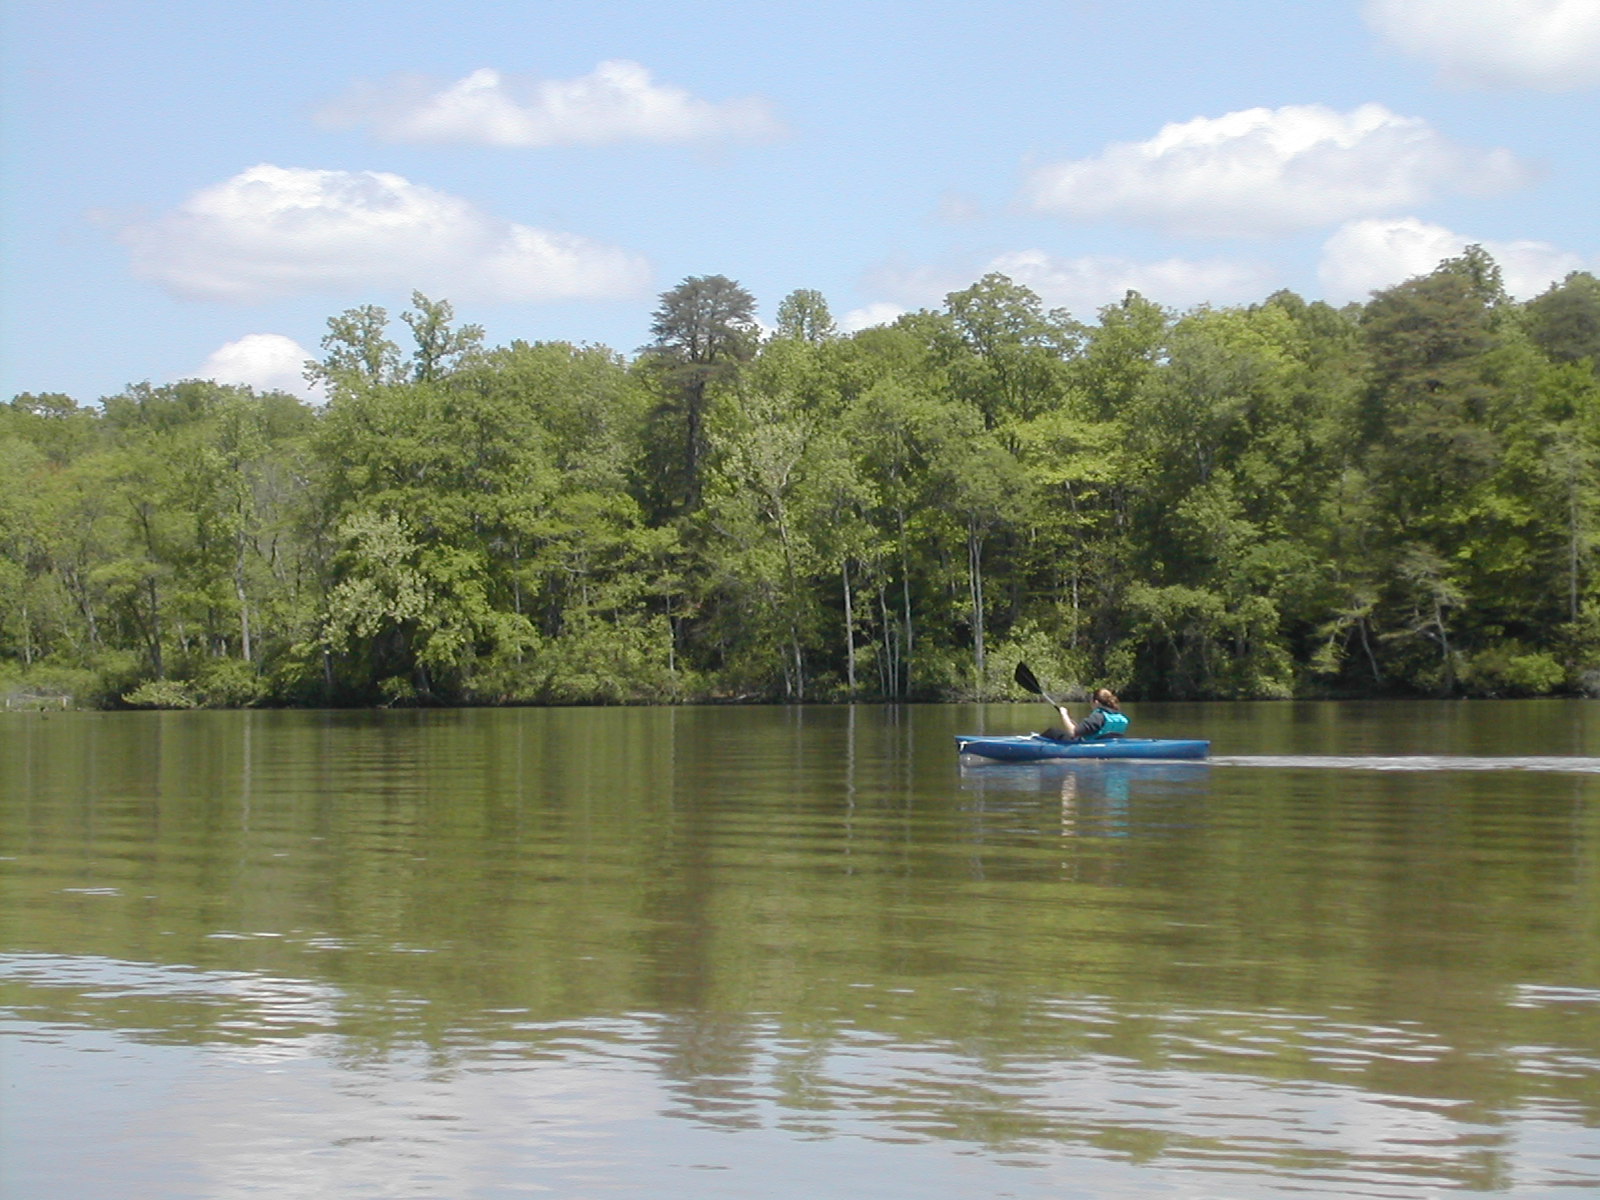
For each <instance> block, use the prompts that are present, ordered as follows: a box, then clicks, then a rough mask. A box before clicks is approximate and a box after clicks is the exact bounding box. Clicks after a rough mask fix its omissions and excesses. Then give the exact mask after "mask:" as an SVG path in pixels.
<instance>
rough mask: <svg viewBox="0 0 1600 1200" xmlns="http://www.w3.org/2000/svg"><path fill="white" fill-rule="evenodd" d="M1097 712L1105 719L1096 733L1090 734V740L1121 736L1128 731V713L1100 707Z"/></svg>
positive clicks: (1096, 740) (1095, 740)
mask: <svg viewBox="0 0 1600 1200" xmlns="http://www.w3.org/2000/svg"><path fill="white" fill-rule="evenodd" d="M1095 712H1097V713H1099V714H1100V715H1101V716H1102V717H1103V718H1105V719H1104V721H1102V723H1101V725H1100V728H1099V729H1096V730H1095V731H1094V733H1093V734H1091V735H1090V736H1089V738H1088V739H1087V740H1088V741H1091V742H1098V741H1099V740H1100V739H1101V738H1112V737H1121V736H1122V735H1123V734H1125V733H1127V732H1128V714H1127V713H1119V712H1115V711H1114V710H1112V709H1109V708H1098V707H1097V708H1096V709H1095Z"/></svg>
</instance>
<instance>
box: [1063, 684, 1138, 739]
mask: <svg viewBox="0 0 1600 1200" xmlns="http://www.w3.org/2000/svg"><path fill="white" fill-rule="evenodd" d="M1056 711H1057V712H1058V713H1060V714H1061V728H1059V729H1047V730H1045V732H1044V736H1045V737H1047V738H1051V739H1053V740H1054V741H1058V742H1103V741H1106V740H1107V739H1109V738H1119V737H1121V736H1122V735H1123V734H1124V733H1126V732H1127V731H1128V716H1127V714H1126V713H1124V712H1123V711H1122V705H1121V702H1120V701H1119V700H1118V699H1117V694H1116V693H1115V692H1113V691H1112V690H1111V689H1110V688H1101V689H1100V690H1099V691H1097V692H1096V693H1095V694H1094V709H1093V711H1092V712H1090V713H1089V715H1088V716H1086V717H1085V718H1084V719H1083V720H1081V721H1074V720H1073V719H1072V714H1071V713H1069V712H1068V711H1067V706H1066V705H1064V704H1058V705H1056Z"/></svg>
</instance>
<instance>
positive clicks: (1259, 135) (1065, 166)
mask: <svg viewBox="0 0 1600 1200" xmlns="http://www.w3.org/2000/svg"><path fill="white" fill-rule="evenodd" d="M1526 179H1527V171H1526V169H1525V168H1524V167H1523V166H1522V165H1521V164H1520V163H1519V162H1518V161H1517V160H1516V159H1515V157H1513V155H1512V154H1511V153H1510V152H1509V151H1507V150H1474V149H1470V148H1467V147H1462V146H1458V145H1456V144H1455V143H1453V142H1451V141H1450V140H1449V139H1447V138H1445V137H1444V136H1442V135H1441V134H1440V133H1439V132H1438V131H1437V130H1435V129H1434V128H1433V127H1432V126H1431V125H1429V124H1428V122H1427V121H1425V120H1422V119H1421V118H1420V117H1403V116H1399V115H1397V114H1395V113H1393V112H1391V111H1389V110H1388V109H1387V108H1385V107H1384V106H1383V105H1381V104H1364V105H1362V106H1360V107H1359V108H1356V109H1354V110H1352V111H1350V112H1346V113H1341V112H1336V111H1334V110H1333V109H1331V108H1326V107H1324V106H1322V105H1317V104H1308V105H1289V106H1286V107H1283V108H1251V109H1245V110H1243V111H1241V112H1234V113H1228V114H1227V115H1226V116H1222V117H1214V118H1213V117H1197V118H1195V119H1194V120H1192V121H1185V122H1181V123H1174V124H1171V125H1167V126H1165V127H1164V128H1162V130H1161V131H1160V132H1159V133H1157V134H1156V136H1155V137H1153V138H1151V139H1150V140H1149V141H1145V142H1119V143H1115V144H1113V145H1111V146H1108V147H1107V148H1106V149H1105V150H1104V151H1103V152H1102V153H1101V154H1100V155H1098V156H1097V157H1094V158H1084V159H1077V160H1074V161H1070V162H1063V163H1054V164H1051V165H1048V166H1044V167H1041V168H1039V169H1037V170H1035V171H1034V172H1033V173H1032V174H1031V175H1030V177H1029V179H1028V181H1027V184H1026V187H1025V192H1024V198H1025V201H1026V202H1027V203H1028V204H1029V206H1031V207H1032V208H1033V209H1034V210H1035V211H1038V212H1041V213H1049V214H1054V215H1058V216H1063V217H1069V218H1072V219H1075V220H1113V221H1120V222H1125V223H1128V224H1134V225H1148V226H1154V227H1157V228H1161V229H1164V230H1167V231H1170V232H1173V233H1180V234H1193V235H1201V236H1217V237H1260V236H1271V235H1275V234H1283V233H1289V232H1292V231H1294V230H1300V229H1313V228H1316V227H1317V226H1322V225H1333V224H1337V223H1338V222H1340V221H1345V220H1349V219H1352V218H1356V217H1362V216H1369V215H1376V214H1378V213H1383V212H1394V211H1395V210H1396V209H1401V208H1406V207H1410V206H1413V205H1415V204H1418V203H1420V202H1422V201H1424V200H1426V199H1428V198H1429V197H1431V196H1432V195H1434V194H1435V193H1438V192H1442V191H1468V192H1486V191H1496V190H1501V189H1505V188H1508V187H1513V186H1516V185H1518V184H1520V183H1523V182H1525V181H1526Z"/></svg>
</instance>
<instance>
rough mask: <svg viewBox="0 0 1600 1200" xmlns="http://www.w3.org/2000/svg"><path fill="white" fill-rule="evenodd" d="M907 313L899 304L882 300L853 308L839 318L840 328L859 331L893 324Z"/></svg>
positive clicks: (851, 331)
mask: <svg viewBox="0 0 1600 1200" xmlns="http://www.w3.org/2000/svg"><path fill="white" fill-rule="evenodd" d="M905 314H906V310H905V309H903V308H901V307H900V306H899V305H898V304H889V303H888V302H886V301H880V302H879V303H876V304H868V305H864V306H863V307H861V308H852V309H851V310H850V311H849V312H847V313H845V315H844V316H842V317H840V318H839V328H840V329H842V330H844V331H845V332H846V333H858V332H859V331H861V330H863V329H871V328H872V327H873V326H874V325H893V324H894V323H895V322H896V321H898V320H899V319H900V318H901V317H903V316H905Z"/></svg>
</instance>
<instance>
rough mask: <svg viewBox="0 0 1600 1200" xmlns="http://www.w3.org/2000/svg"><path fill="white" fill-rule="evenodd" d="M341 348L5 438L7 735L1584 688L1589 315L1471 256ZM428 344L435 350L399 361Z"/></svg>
mask: <svg viewBox="0 0 1600 1200" xmlns="http://www.w3.org/2000/svg"><path fill="white" fill-rule="evenodd" d="M393 328H394V329H398V330H399V332H400V333H401V334H402V335H406V336H403V337H402V338H401V339H400V340H395V339H394V338H393V337H391V333H392V329H391V325H390V322H389V318H388V314H387V313H386V312H385V311H384V310H383V309H382V308H379V307H377V306H375V305H368V306H364V307H360V308H354V309H350V310H348V311H346V312H344V313H341V314H339V315H338V316H335V317H333V318H331V319H330V320H329V322H328V333H327V336H326V337H325V338H324V339H323V342H322V351H323V357H322V358H321V359H319V360H317V361H315V362H312V363H309V364H307V372H308V375H309V376H310V377H312V378H314V379H317V380H319V381H321V382H322V383H323V384H324V386H325V388H326V391H327V393H328V396H329V401H328V403H327V405H326V406H325V407H324V408H322V409H314V408H312V407H310V406H308V405H306V404H304V403H302V402H300V401H298V400H296V399H295V398H294V397H291V396H287V395H284V394H281V393H265V394H258V393H255V392H252V391H251V390H250V389H247V388H239V387H227V386H221V385H218V384H215V383H210V382H206V381H200V380H185V381H181V382H179V383H174V384H168V385H163V386H152V385H150V384H135V385H132V386H130V387H128V388H127V389H125V390H124V391H122V392H120V393H118V394H117V395H115V396H108V397H105V398H104V399H103V401H102V402H101V403H100V404H99V405H80V404H78V403H77V402H75V401H74V400H72V399H71V398H69V397H65V396H59V395H51V394H44V395H36V394H24V395H20V396H17V397H16V398H15V399H13V400H12V401H11V402H10V403H9V404H6V405H0V470H3V471H4V473H5V475H6V477H7V479H8V480H9V481H10V482H11V484H12V486H11V487H9V488H7V489H5V491H4V494H0V690H3V691H4V692H5V694H6V695H7V696H9V697H11V698H12V701H13V702H15V703H28V704H32V703H45V704H58V703H62V702H63V697H68V698H70V702H71V703H76V704H106V705H114V704H119V703H126V704H131V705H141V706H152V707H156V706H175V705H205V706H214V707H237V706H244V705H253V704H384V705H406V704H458V703H475V704H515V703H534V704H595V703H599V704H613V703H631V702H686V701H693V700H707V699H746V698H763V699H785V700H789V701H796V702H798V701H805V700H818V699H828V700H836V699H864V698H876V699H885V700H893V701H901V700H907V699H919V698H920V699H937V698H969V699H999V698H1013V699H1015V698H1017V690H1016V687H1015V685H1014V683H1013V681H1012V678H1011V673H1012V671H1013V670H1014V668H1015V665H1016V663H1017V662H1018V661H1019V660H1025V661H1027V662H1029V663H1030V664H1032V665H1033V667H1034V668H1035V669H1036V670H1037V671H1039V672H1040V674H1041V675H1044V676H1047V677H1048V678H1049V679H1050V680H1051V682H1052V685H1053V687H1054V688H1055V689H1056V690H1057V691H1059V692H1061V693H1062V694H1065V695H1081V694H1082V693H1083V692H1084V691H1085V690H1087V689H1089V688H1091V687H1093V686H1095V685H1097V684H1101V683H1105V684H1109V685H1110V686H1112V687H1114V688H1116V689H1117V690H1119V691H1121V692H1123V693H1124V694H1125V695H1128V696H1129V697H1131V698H1135V699H1138V698H1156V697H1185V698H1190V697H1192V698H1200V697H1281V696H1287V695H1292V694H1315V695H1356V694H1375V693H1381V694H1395V695H1421V694H1436V695H1495V696H1513V695H1545V694H1550V693H1552V692H1560V691H1580V692H1582V691H1587V692H1589V693H1594V692H1597V691H1600V570H1597V565H1600V564H1597V553H1600V374H1597V372H1596V359H1597V355H1600V282H1597V281H1596V280H1595V279H1594V277H1593V276H1591V275H1588V274H1584V273H1581V272H1580V273H1576V274H1574V275H1572V276H1569V277H1568V278H1567V279H1566V280H1565V281H1563V282H1562V283H1561V284H1559V285H1556V286H1555V287H1553V288H1551V289H1550V290H1549V291H1547V292H1545V293H1544V294H1543V295H1541V296H1539V297H1536V298H1535V299H1533V300H1531V301H1529V302H1527V303H1526V304H1521V305H1519V304H1516V303H1513V302H1512V301H1511V300H1509V299H1508V298H1507V297H1506V295H1505V293H1504V290H1503V286H1502V283H1501V280H1500V273H1499V269H1498V267H1497V266H1496V265H1495V264H1494V262H1493V260H1492V259H1491V258H1490V257H1489V256H1488V255H1487V254H1485V253H1484V252H1483V251H1482V250H1480V249H1477V248H1473V249H1470V250H1468V251H1467V252H1466V253H1464V254H1462V255H1460V256H1457V257H1456V258H1453V259H1449V260H1446V261H1445V262H1444V263H1441V264H1440V266H1439V268H1438V269H1437V270H1435V271H1433V272H1431V273H1429V274H1427V275H1424V276H1420V277H1418V278H1416V279H1412V280H1407V281H1405V282H1404V283H1401V284H1399V285H1397V286H1395V287H1392V288H1389V289H1386V290H1385V291H1383V292H1380V293H1378V294H1377V295H1375V296H1374V297H1373V298H1372V299H1371V300H1370V301H1369V302H1368V303H1367V304H1365V305H1361V306H1350V307H1348V308H1346V309H1333V308H1330V307H1329V306H1327V305H1325V304H1320V303H1307V302H1306V301H1304V300H1302V299H1301V298H1299V297H1298V296H1295V295H1293V294H1292V293H1287V292H1279V293H1276V294H1274V295H1272V296H1270V297H1268V298H1267V299H1266V300H1265V301H1263V302H1262V303H1260V304H1257V305H1250V306H1242V307H1234V308H1210V307H1200V308H1196V309H1193V310H1190V311H1188V312H1182V313H1179V312H1173V311H1170V310H1168V309H1165V308H1163V307H1162V306H1161V305H1160V304H1158V303H1156V302H1154V301H1152V300H1150V299H1147V298H1145V297H1143V296H1140V295H1138V294H1137V293H1129V294H1128V295H1127V296H1126V297H1124V298H1123V300H1122V301H1120V302H1118V303H1116V304H1112V305H1108V306H1107V307H1105V308H1104V309H1102V310H1101V311H1100V312H1099V313H1098V314H1097V320H1096V321H1095V322H1094V323H1092V324H1088V323H1083V322H1080V321H1078V320H1077V319H1075V318H1073V317H1071V316H1070V315H1068V314H1066V313H1062V312H1053V311H1048V310H1047V309H1046V308H1045V307H1044V305H1043V304H1042V303H1041V301H1040V300H1039V297H1038V296H1036V295H1035V294H1034V293H1033V292H1031V291H1030V290H1029V289H1028V288H1026V287H1023V286H1021V285H1019V284H1017V283H1016V282H1014V281H1012V280H1010V279H1007V278H1006V277H1004V276H1002V275H993V274H992V275H987V276H985V277H984V278H983V279H981V280H979V281H977V282H976V283H975V284H973V285H972V286H971V287H969V288H966V289H963V290H961V291H957V292H952V293H951V294H950V295H949V296H947V297H946V300H945V303H944V305H943V306H942V307H941V308H939V309H937V310H934V311H927V312H919V313H911V314H907V315H906V316H904V317H902V318H901V319H900V320H898V321H896V322H895V323H894V324H893V325H889V326H880V327H875V328H872V329H867V330H863V331H861V332H859V333H855V334H848V335H847V334H843V333H841V332H840V330H839V328H838V326H837V325H836V324H835V322H834V320H833V318H832V316H831V314H830V312H829V309H828V306H827V303H826V301H825V300H824V299H823V297H822V296H821V295H820V294H819V293H816V292H814V291H810V290H798V291H795V292H792V293H791V294H790V295H789V296H787V297H785V298H784V299H783V301H782V303H781V305H780V306H779V308H778V310H777V325H776V328H775V330H774V331H773V333H772V334H771V336H766V337H763V336H762V333H761V330H760V328H759V326H758V325H757V323H756V320H755V300H754V297H752V296H751V295H750V294H749V293H748V292H747V291H745V289H743V288H742V287H740V286H739V285H738V284H737V283H735V282H734V281H732V280H730V279H727V278H726V277H723V276H716V275H713V276H696V277H692V278H690V279H687V280H685V281H684V282H683V283H682V284H680V285H678V286H677V287H675V288H673V289H671V290H669V291H668V292H666V293H664V294H663V295H662V297H661V301H660V305H659V307H658V308H657V310H656V312H655V314H654V320H653V323H652V326H651V332H652V337H653V339H654V340H653V341H652V342H651V344H650V345H648V346H646V347H644V348H643V349H642V350H640V351H639V352H638V353H637V354H636V355H635V356H634V357H633V358H632V359H631V360H630V359H629V358H627V357H625V356H623V355H620V354H618V353H616V352H614V351H612V350H609V349H607V348H605V347H602V346H580V345H573V344H568V343H562V342H545V343H529V342H523V341H514V342H512V343H511V344H510V345H507V346H501V347H485V346H484V345H483V331H482V330H481V329H480V328H479V327H477V326H475V325H471V324H466V325H460V324H458V323H457V322H456V317H455V313H454V311H453V309H452V308H451V305H450V304H449V303H448V302H447V301H444V300H433V299H430V298H429V297H427V296H424V295H422V294H421V293H420V292H419V293H414V294H413V296H412V300H411V307H410V309H408V310H407V311H406V312H404V313H402V314H401V317H400V319H399V322H398V323H397V324H396V325H395V326H394V327H393ZM407 340H409V343H410V347H411V348H410V349H402V346H401V341H407Z"/></svg>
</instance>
